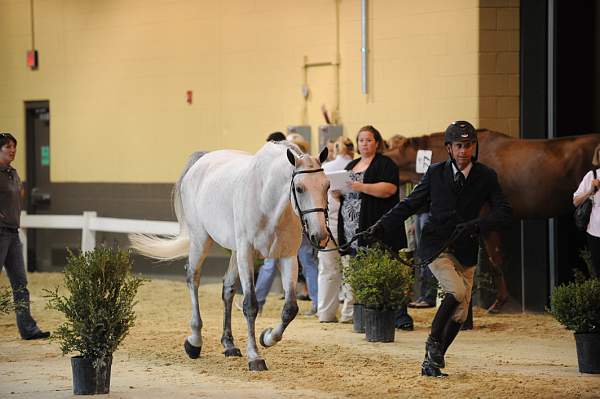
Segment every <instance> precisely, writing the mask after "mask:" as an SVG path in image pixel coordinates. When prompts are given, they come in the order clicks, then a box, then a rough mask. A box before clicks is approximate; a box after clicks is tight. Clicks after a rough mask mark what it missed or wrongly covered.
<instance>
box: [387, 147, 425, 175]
mask: <svg viewBox="0 0 600 399" xmlns="http://www.w3.org/2000/svg"><path fill="white" fill-rule="evenodd" d="M420 144H421V143H420V142H419V139H418V138H415V137H411V138H403V139H401V140H400V141H399V143H398V146H397V147H396V148H394V149H393V150H391V151H389V152H386V153H385V155H386V156H388V157H389V158H391V159H392V161H394V163H395V164H396V165H398V170H399V176H400V183H406V182H409V181H410V182H413V183H418V182H419V180H420V176H419V175H418V174H417V172H416V170H415V165H416V160H417V151H418V150H419V149H421V148H420V147H421V145H420Z"/></svg>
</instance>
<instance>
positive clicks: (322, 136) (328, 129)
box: [319, 125, 344, 151]
mask: <svg viewBox="0 0 600 399" xmlns="http://www.w3.org/2000/svg"><path fill="white" fill-rule="evenodd" d="M342 134H344V129H343V127H342V125H321V126H319V151H320V150H321V149H323V147H325V144H326V143H327V142H328V141H329V140H331V141H336V140H337V138H338V137H340V136H341V135H342Z"/></svg>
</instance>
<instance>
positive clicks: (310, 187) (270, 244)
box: [130, 141, 329, 371]
mask: <svg viewBox="0 0 600 399" xmlns="http://www.w3.org/2000/svg"><path fill="white" fill-rule="evenodd" d="M286 155H287V157H286ZM326 159H327V148H324V149H323V151H322V152H321V153H320V154H319V158H318V159H317V158H315V157H312V156H310V155H306V154H302V153H301V152H300V151H299V149H298V147H296V146H295V145H293V144H291V143H289V142H285V141H281V142H275V143H273V142H269V143H267V144H265V145H264V146H263V147H262V148H261V149H260V150H259V151H258V152H257V153H256V154H255V155H251V154H248V153H245V152H241V151H231V150H222V151H214V152H210V153H195V154H193V155H192V157H191V158H190V161H189V162H188V164H187V166H186V168H185V169H184V171H183V173H182V175H181V177H180V178H179V180H178V181H177V183H176V185H175V188H174V195H173V202H174V207H175V214H176V215H177V220H178V221H179V225H180V232H179V235H178V236H175V237H170V238H160V237H156V236H148V235H139V234H134V235H131V236H130V239H131V241H132V247H133V248H134V249H136V250H137V251H138V252H140V253H141V254H143V255H146V256H149V257H152V258H155V259H160V260H170V259H176V258H182V257H185V255H188V257H189V259H188V260H189V263H188V265H187V266H186V270H187V285H188V288H189V290H190V296H191V300H192V320H191V322H190V326H191V330H192V335H190V336H188V337H187V338H186V340H185V343H184V348H185V351H186V353H187V354H188V356H189V357H190V358H192V359H195V358H198V357H199V356H200V351H201V348H202V336H201V330H202V318H201V317H200V308H199V306H198V286H199V284H200V270H201V267H202V263H203V261H204V259H205V258H206V255H207V254H208V251H209V249H210V247H211V245H212V243H213V242H217V243H218V244H219V245H221V246H222V247H224V248H228V249H230V250H231V251H232V255H231V258H230V260H229V268H228V270H227V273H226V274H225V277H224V279H223V293H222V298H223V304H224V307H225V310H224V321H223V336H222V338H221V343H222V344H223V347H224V348H225V351H224V352H223V353H224V354H225V356H241V352H240V350H239V349H238V348H236V347H235V344H234V340H233V335H232V333H231V305H232V301H233V297H234V295H235V283H236V282H237V279H238V277H239V278H240V280H241V285H242V290H243V293H244V315H245V317H246V321H247V324H248V343H247V355H248V366H249V369H250V370H255V371H261V370H266V369H267V366H266V364H265V361H264V360H263V359H262V358H261V357H260V355H259V353H258V348H257V346H256V338H255V330H254V329H255V327H254V325H255V320H256V316H257V313H258V303H257V301H256V294H255V291H254V257H255V255H256V254H260V255H262V256H263V257H265V258H267V257H268V258H277V259H279V260H280V267H281V278H282V282H283V288H284V291H285V304H284V306H283V309H282V312H281V323H280V324H279V325H277V326H276V327H275V328H274V329H271V328H268V329H266V330H264V331H263V332H262V334H261V336H260V343H261V345H263V346H264V347H270V346H273V345H275V344H276V343H277V342H279V341H280V340H281V338H282V336H283V332H284V331H285V329H286V327H287V325H288V324H289V323H290V322H291V321H292V320H293V319H294V317H296V314H297V313H298V305H297V303H296V292H295V291H296V279H297V276H298V263H297V260H296V254H297V252H298V248H299V247H300V242H301V238H302V233H303V232H304V234H306V235H307V237H308V238H309V239H310V241H311V243H312V244H313V245H315V246H317V247H320V248H322V247H323V246H324V245H321V243H322V242H324V241H325V240H327V239H328V229H327V220H326V215H327V211H326V210H327V190H328V189H329V179H328V178H327V177H326V176H325V174H324V173H323V169H321V163H322V162H323V161H324V160H326ZM325 245H326V243H325ZM188 251H189V253H188Z"/></svg>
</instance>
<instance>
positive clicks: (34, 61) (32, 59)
mask: <svg viewBox="0 0 600 399" xmlns="http://www.w3.org/2000/svg"><path fill="white" fill-rule="evenodd" d="M27 66H28V67H29V69H31V70H34V69H37V67H38V52H37V50H29V51H27Z"/></svg>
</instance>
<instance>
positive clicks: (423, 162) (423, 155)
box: [417, 150, 433, 173]
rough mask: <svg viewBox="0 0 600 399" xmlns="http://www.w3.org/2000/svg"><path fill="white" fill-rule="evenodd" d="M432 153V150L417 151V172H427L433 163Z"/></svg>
mask: <svg viewBox="0 0 600 399" xmlns="http://www.w3.org/2000/svg"><path fill="white" fill-rule="evenodd" d="M432 154H433V152H432V151H431V150H419V151H417V173H425V172H427V168H429V165H431V156H432Z"/></svg>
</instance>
